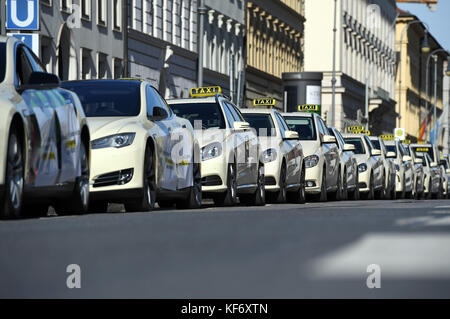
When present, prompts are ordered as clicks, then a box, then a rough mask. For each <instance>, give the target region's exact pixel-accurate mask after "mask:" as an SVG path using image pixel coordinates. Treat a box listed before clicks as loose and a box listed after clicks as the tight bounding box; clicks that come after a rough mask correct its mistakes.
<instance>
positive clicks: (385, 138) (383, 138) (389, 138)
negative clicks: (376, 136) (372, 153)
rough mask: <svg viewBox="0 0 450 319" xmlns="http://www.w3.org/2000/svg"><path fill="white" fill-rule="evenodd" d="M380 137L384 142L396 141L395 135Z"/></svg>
mask: <svg viewBox="0 0 450 319" xmlns="http://www.w3.org/2000/svg"><path fill="white" fill-rule="evenodd" d="M380 137H381V139H382V140H395V135H394V134H382V135H380Z"/></svg>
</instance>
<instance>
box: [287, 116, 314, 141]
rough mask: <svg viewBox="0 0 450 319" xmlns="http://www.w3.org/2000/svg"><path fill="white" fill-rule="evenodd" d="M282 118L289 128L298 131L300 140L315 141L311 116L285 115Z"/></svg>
mask: <svg viewBox="0 0 450 319" xmlns="http://www.w3.org/2000/svg"><path fill="white" fill-rule="evenodd" d="M284 119H285V120H286V123H287V124H288V125H289V128H290V130H292V131H295V132H297V133H298V136H299V137H300V140H301V141H315V140H316V139H317V135H316V127H315V124H314V119H313V117H307V116H285V117H284Z"/></svg>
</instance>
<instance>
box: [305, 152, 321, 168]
mask: <svg viewBox="0 0 450 319" xmlns="http://www.w3.org/2000/svg"><path fill="white" fill-rule="evenodd" d="M317 164H319V156H317V155H310V156H306V157H305V167H306V168H311V167H314V166H316V165H317Z"/></svg>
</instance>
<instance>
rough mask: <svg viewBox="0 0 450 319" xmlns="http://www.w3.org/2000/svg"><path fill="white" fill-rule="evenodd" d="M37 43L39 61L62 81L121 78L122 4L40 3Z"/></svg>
mask: <svg viewBox="0 0 450 319" xmlns="http://www.w3.org/2000/svg"><path fill="white" fill-rule="evenodd" d="M77 8H78V9H77ZM78 18H79V19H78ZM39 40H40V41H39V42H40V49H39V57H40V58H41V60H42V62H43V64H44V65H45V66H46V69H47V71H48V72H52V73H56V74H58V75H59V77H60V78H61V80H77V79H107V78H117V77H120V76H122V71H123V57H124V55H123V52H124V50H123V27H122V0H41V1H40V31H39Z"/></svg>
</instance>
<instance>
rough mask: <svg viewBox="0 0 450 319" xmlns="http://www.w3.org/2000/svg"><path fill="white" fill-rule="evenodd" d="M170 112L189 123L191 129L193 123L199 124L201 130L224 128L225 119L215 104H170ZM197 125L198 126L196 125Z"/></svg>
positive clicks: (193, 125)
mask: <svg viewBox="0 0 450 319" xmlns="http://www.w3.org/2000/svg"><path fill="white" fill-rule="evenodd" d="M169 105H170V108H171V109H172V111H173V112H174V113H175V114H176V115H177V116H179V117H183V118H185V119H187V120H188V121H189V122H191V124H192V127H196V126H195V123H194V122H195V121H198V122H197V123H201V126H202V129H204V130H207V129H210V128H219V129H224V128H225V119H224V117H223V113H222V110H221V109H220V106H219V105H218V104H217V103H173V104H170V101H169ZM197 125H198V124H197Z"/></svg>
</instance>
